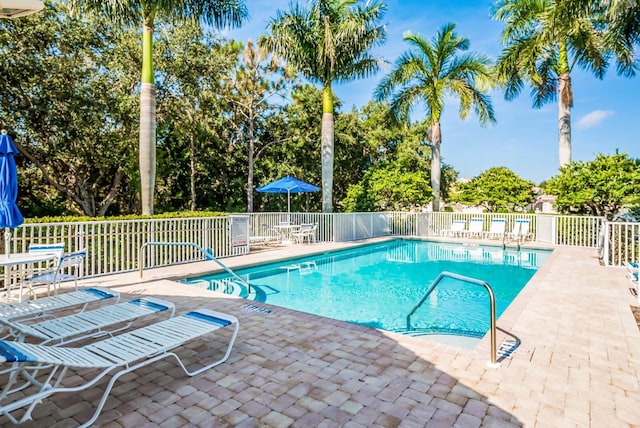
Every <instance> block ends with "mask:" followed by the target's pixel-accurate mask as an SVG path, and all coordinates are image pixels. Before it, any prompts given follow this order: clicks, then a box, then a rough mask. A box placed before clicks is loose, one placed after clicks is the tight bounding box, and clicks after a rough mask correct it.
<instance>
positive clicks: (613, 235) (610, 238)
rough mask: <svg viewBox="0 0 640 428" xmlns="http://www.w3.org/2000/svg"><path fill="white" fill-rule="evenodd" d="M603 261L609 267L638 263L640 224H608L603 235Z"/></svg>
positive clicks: (639, 255) (639, 254) (605, 225)
mask: <svg viewBox="0 0 640 428" xmlns="http://www.w3.org/2000/svg"><path fill="white" fill-rule="evenodd" d="M601 236H602V237H601V239H602V242H601V244H602V254H601V257H602V260H603V261H604V264H605V265H607V266H622V265H623V264H624V262H638V259H639V257H640V223H629V222H624V223H622V222H606V223H605V224H604V228H603V231H602V235H601Z"/></svg>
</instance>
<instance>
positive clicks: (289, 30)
mask: <svg viewBox="0 0 640 428" xmlns="http://www.w3.org/2000/svg"><path fill="white" fill-rule="evenodd" d="M356 3H357V0H313V1H312V3H311V6H310V8H309V9H304V8H302V7H300V6H299V5H298V4H295V5H291V7H290V10H289V11H287V12H284V13H283V12H281V11H278V12H277V14H276V17H275V18H274V19H272V20H271V21H270V22H269V30H270V32H271V34H270V35H264V36H262V37H261V38H260V40H259V41H258V44H259V45H260V47H261V48H263V49H265V50H267V51H268V52H271V53H273V54H274V55H275V56H276V57H278V58H282V59H283V60H284V61H285V62H286V63H287V65H288V66H289V67H291V68H293V69H294V70H295V71H297V72H299V73H301V74H302V75H303V76H304V77H306V78H307V79H309V80H311V81H312V82H314V83H318V84H320V85H322V87H323V96H322V112H323V114H322V129H321V147H320V150H321V158H322V211H323V212H331V211H332V207H333V204H332V202H333V201H332V199H333V157H334V156H333V153H334V130H333V128H334V124H333V91H332V89H331V85H332V83H333V82H348V81H351V80H354V79H357V78H362V77H367V76H369V75H371V74H373V73H375V72H377V71H378V68H379V64H380V62H381V61H380V60H378V59H376V58H374V57H373V56H371V55H370V53H369V51H370V50H371V48H372V47H374V46H378V45H381V44H382V43H383V42H384V40H385V39H386V31H385V28H384V26H383V25H381V24H380V20H381V19H382V17H383V16H384V12H385V11H386V5H384V4H383V3H379V2H377V1H373V2H367V3H366V4H365V5H364V6H361V5H357V4H356Z"/></svg>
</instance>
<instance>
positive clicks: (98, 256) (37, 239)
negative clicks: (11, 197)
mask: <svg viewBox="0 0 640 428" xmlns="http://www.w3.org/2000/svg"><path fill="white" fill-rule="evenodd" d="M229 231H230V223H229V218H228V217H198V218H176V219H148V220H116V221H92V222H78V223H25V224H23V225H22V226H20V227H18V228H17V229H15V230H12V231H11V241H10V247H9V251H11V252H14V253H15V252H22V251H26V250H27V248H28V246H29V244H31V243H42V244H45V243H46V244H49V243H53V242H63V243H64V244H65V251H67V252H68V251H76V250H79V249H86V250H87V257H86V258H85V265H84V266H83V272H84V275H85V276H96V275H104V274H110V273H119V272H130V271H134V270H136V269H138V260H139V259H140V254H139V251H140V248H141V247H142V245H143V244H144V243H146V242H149V241H164V242H193V243H195V244H197V245H199V246H201V247H203V248H211V249H212V250H213V253H214V255H215V256H216V257H228V256H234V255H240V254H245V253H246V252H247V251H248V249H246V248H243V247H240V248H234V247H232V246H231V237H230V233H229ZM3 250H4V249H3ZM148 257H149V262H150V263H153V265H154V266H166V265H171V264H176V263H185V262H189V261H193V260H195V259H197V258H198V257H200V258H201V255H199V254H196V253H194V251H193V250H192V249H190V248H177V247H165V248H156V249H154V251H153V254H150V255H149V256H148Z"/></svg>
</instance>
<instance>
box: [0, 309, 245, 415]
mask: <svg viewBox="0 0 640 428" xmlns="http://www.w3.org/2000/svg"><path fill="white" fill-rule="evenodd" d="M227 326H234V330H233V333H232V334H231V338H230V339H229V345H228V347H227V349H226V352H225V354H224V355H223V356H222V357H221V358H220V359H218V360H216V361H214V362H212V363H210V364H207V365H205V366H203V367H200V368H197V369H193V370H192V371H190V370H188V369H187V367H186V366H185V365H184V363H183V361H182V360H181V359H180V357H178V355H177V354H176V353H175V352H173V351H174V349H176V348H179V347H181V346H182V345H184V344H186V343H187V342H189V341H192V340H194V339H197V338H200V337H202V336H204V335H207V334H211V333H214V332H215V331H216V330H219V329H221V328H223V327H227ZM238 330H239V323H238V319H237V318H236V317H234V316H232V315H227V314H223V313H220V312H215V311H212V310H207V309H198V310H194V311H191V312H188V313H186V314H183V315H180V316H176V317H174V318H171V319H168V320H164V321H160V322H158V323H155V324H151V325H148V326H146V327H142V328H139V329H136V330H131V331H128V332H126V333H123V334H120V335H118V336H113V337H109V338H107V339H105V340H102V341H97V342H93V343H90V344H88V345H85V346H82V347H79V348H72V347H66V346H55V347H54V346H49V345H36V344H29V343H21V342H13V341H6V340H2V341H0V363H2V364H6V365H8V366H9V365H10V366H12V367H11V368H12V373H11V376H10V378H9V380H8V381H7V384H6V385H4V387H3V389H2V394H1V395H0V415H6V416H7V418H8V419H9V420H10V421H11V422H13V423H23V422H25V421H28V420H30V419H31V413H32V412H33V410H34V408H35V407H36V406H37V405H38V404H40V403H42V401H43V400H44V399H46V398H48V397H50V396H51V395H53V394H57V393H62V392H69V393H77V392H79V391H83V390H85V389H87V388H90V387H92V386H93V385H95V384H97V383H98V382H100V381H101V380H102V379H103V378H104V377H105V376H107V375H109V374H113V375H112V377H111V379H110V380H109V382H108V384H107V385H106V387H105V390H104V392H103V393H102V397H101V399H100V401H99V403H98V405H97V408H96V410H95V412H94V414H93V416H92V417H91V419H89V421H87V422H86V423H84V424H83V425H82V426H83V427H86V426H89V425H91V424H92V423H93V422H95V420H96V419H97V418H98V416H99V414H100V412H101V411H102V408H103V407H104V404H105V402H106V401H107V398H108V396H109V394H110V392H111V389H112V388H113V385H114V384H115V383H116V382H117V381H118V379H120V377H122V376H123V375H126V374H127V373H130V372H133V371H134V370H137V369H139V368H141V367H144V366H148V365H149V364H152V363H154V362H156V361H159V360H162V359H165V358H168V357H173V358H175V359H176V360H177V362H178V364H179V365H180V367H181V368H182V370H183V371H184V372H185V373H186V374H187V375H188V376H195V375H197V374H199V373H202V372H203V371H205V370H209V369H210V368H212V367H214V366H217V365H218V364H220V363H222V362H224V361H226V360H227V359H228V358H229V355H230V354H231V348H232V347H233V344H234V342H235V339H236V336H237V335H238ZM206 343H216V341H207V342H206ZM79 372H81V373H83V374H84V375H85V378H83V377H81V376H79V375H78V376H76V375H77V374H79ZM68 378H73V379H71V382H69V383H67V384H66V385H65V381H66V379H68ZM82 379H84V382H80V381H81V380H82ZM23 382H24V384H23ZM18 384H22V385H20V386H16V385H18ZM16 390H18V391H19V392H16ZM19 409H24V411H23V413H22V414H15V413H14V412H16V411H17V410H19Z"/></svg>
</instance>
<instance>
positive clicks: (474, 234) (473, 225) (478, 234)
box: [462, 217, 484, 238]
mask: <svg viewBox="0 0 640 428" xmlns="http://www.w3.org/2000/svg"><path fill="white" fill-rule="evenodd" d="M483 227H484V219H483V218H480V217H474V218H472V219H471V220H469V229H468V230H466V231H464V232H463V235H462V236H464V237H465V238H482V234H483V233H484V232H483V231H482V228H483Z"/></svg>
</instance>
